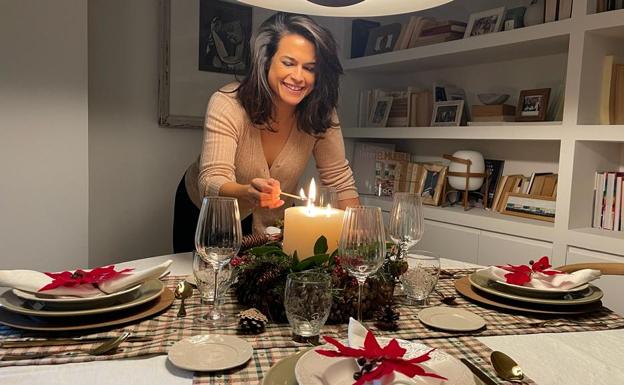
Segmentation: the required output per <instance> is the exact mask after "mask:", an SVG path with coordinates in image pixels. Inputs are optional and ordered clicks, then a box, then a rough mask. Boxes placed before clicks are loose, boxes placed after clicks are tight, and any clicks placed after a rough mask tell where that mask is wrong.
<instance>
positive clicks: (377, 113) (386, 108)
mask: <svg viewBox="0 0 624 385" xmlns="http://www.w3.org/2000/svg"><path fill="white" fill-rule="evenodd" d="M391 107H392V97H391V96H381V97H379V98H377V99H375V103H373V108H372V109H371V112H370V115H369V117H368V126H369V127H386V123H388V115H390V108H391Z"/></svg>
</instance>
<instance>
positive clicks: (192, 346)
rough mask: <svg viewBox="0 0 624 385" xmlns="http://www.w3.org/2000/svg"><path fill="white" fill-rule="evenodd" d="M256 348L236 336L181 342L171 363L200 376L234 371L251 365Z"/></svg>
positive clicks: (171, 353) (201, 337) (174, 348)
mask: <svg viewBox="0 0 624 385" xmlns="http://www.w3.org/2000/svg"><path fill="white" fill-rule="evenodd" d="M252 354H253V348H252V347H251V344H249V342H247V341H245V340H243V339H240V338H238V337H234V336H225V335H219V334H204V335H198V336H193V337H188V338H185V339H183V340H180V341H178V342H177V343H176V344H175V345H173V346H172V347H171V349H169V355H168V357H169V361H171V363H172V364H174V365H175V366H177V367H179V368H182V369H186V370H193V371H199V372H212V371H217V370H225V369H230V368H234V367H237V366H240V365H242V364H244V363H245V362H247V361H249V359H250V358H251V355H252Z"/></svg>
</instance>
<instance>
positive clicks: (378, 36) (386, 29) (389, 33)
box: [364, 23, 401, 56]
mask: <svg viewBox="0 0 624 385" xmlns="http://www.w3.org/2000/svg"><path fill="white" fill-rule="evenodd" d="M400 34H401V23H392V24H387V25H382V26H381V27H377V28H373V29H371V30H370V32H369V33H368V41H367V43H366V50H365V51H364V56H369V55H377V54H380V53H384V52H390V51H392V50H394V46H395V45H396V43H397V40H399V35H400Z"/></svg>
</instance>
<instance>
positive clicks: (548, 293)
mask: <svg viewBox="0 0 624 385" xmlns="http://www.w3.org/2000/svg"><path fill="white" fill-rule="evenodd" d="M475 274H478V275H479V276H481V277H483V278H485V279H488V280H489V278H488V277H486V276H484V275H482V274H480V273H479V272H478V271H477V272H476V273H475ZM493 282H496V284H498V285H501V289H503V290H507V291H509V292H512V293H518V294H526V295H531V296H538V297H559V298H560V297H563V296H564V295H566V294H573V293H579V292H582V291H583V290H585V289H587V288H588V287H589V284H587V283H585V284H583V285H580V286H577V287H573V288H571V289H555V288H553V289H538V288H535V287H528V286H520V285H514V284H511V283H507V282H505V281H502V280H496V281H493Z"/></svg>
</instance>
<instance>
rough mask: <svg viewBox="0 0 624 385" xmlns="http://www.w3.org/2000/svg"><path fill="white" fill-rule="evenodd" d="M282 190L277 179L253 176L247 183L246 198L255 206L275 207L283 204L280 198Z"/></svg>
mask: <svg viewBox="0 0 624 385" xmlns="http://www.w3.org/2000/svg"><path fill="white" fill-rule="evenodd" d="M281 192H282V190H281V188H280V182H279V181H278V180H277V179H273V178H269V179H265V178H254V179H252V180H251V183H250V184H249V185H247V190H246V192H245V195H246V198H247V200H248V201H250V202H251V203H252V204H253V205H254V206H255V207H265V208H269V209H275V208H278V207H280V206H282V205H283V204H284V201H283V200H281V199H280V194H281Z"/></svg>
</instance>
